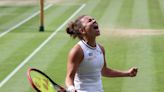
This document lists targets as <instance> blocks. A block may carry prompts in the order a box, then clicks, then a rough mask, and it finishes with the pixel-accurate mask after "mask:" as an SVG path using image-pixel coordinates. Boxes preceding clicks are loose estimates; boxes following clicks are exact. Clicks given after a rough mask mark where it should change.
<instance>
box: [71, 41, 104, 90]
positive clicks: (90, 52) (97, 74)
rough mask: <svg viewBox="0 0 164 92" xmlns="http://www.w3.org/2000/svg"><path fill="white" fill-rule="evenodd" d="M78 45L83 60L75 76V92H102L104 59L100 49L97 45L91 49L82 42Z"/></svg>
mask: <svg viewBox="0 0 164 92" xmlns="http://www.w3.org/2000/svg"><path fill="white" fill-rule="evenodd" d="M78 44H79V45H80V47H81V48H82V50H83V53H84V58H83V61H82V62H81V63H80V65H79V68H78V70H77V73H76V74H75V79H74V84H75V88H76V90H77V92H104V91H103V87H102V81H101V70H102V68H103V65H104V58H103V52H102V50H101V48H100V47H99V45H98V44H96V47H91V46H89V45H88V44H87V43H86V42H84V41H83V40H81V41H79V42H78Z"/></svg>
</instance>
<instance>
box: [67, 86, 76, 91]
mask: <svg viewBox="0 0 164 92" xmlns="http://www.w3.org/2000/svg"><path fill="white" fill-rule="evenodd" d="M67 92H75V87H74V86H73V85H70V86H68V87H67Z"/></svg>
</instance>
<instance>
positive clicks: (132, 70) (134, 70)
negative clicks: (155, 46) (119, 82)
mask: <svg viewBox="0 0 164 92" xmlns="http://www.w3.org/2000/svg"><path fill="white" fill-rule="evenodd" d="M137 72H138V68H136V67H132V68H130V69H129V70H128V75H129V76H130V77H135V76H136V75H137Z"/></svg>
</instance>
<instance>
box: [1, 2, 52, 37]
mask: <svg viewBox="0 0 164 92" xmlns="http://www.w3.org/2000/svg"><path fill="white" fill-rule="evenodd" d="M52 5H53V4H48V5H47V6H46V7H45V8H44V10H47V9H48V8H50V7H51V6H52ZM39 13H40V11H37V12H36V13H34V14H32V15H31V16H29V17H28V18H26V19H25V20H23V21H21V22H20V23H18V24H17V25H15V26H13V27H11V28H9V29H8V30H6V31H4V32H3V33H1V34H0V37H2V36H4V35H5V34H7V33H8V32H10V31H12V30H14V29H16V28H18V27H19V26H21V25H22V24H24V23H26V22H27V21H29V20H30V19H32V18H33V17H35V16H37V15H38V14H39Z"/></svg>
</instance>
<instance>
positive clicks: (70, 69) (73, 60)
mask: <svg viewBox="0 0 164 92" xmlns="http://www.w3.org/2000/svg"><path fill="white" fill-rule="evenodd" d="M82 58H83V51H82V49H81V47H80V46H79V45H76V46H74V47H73V48H72V50H71V51H70V52H69V55H68V59H67V74H66V81H65V83H66V86H67V87H69V86H74V77H75V73H76V71H77V69H78V66H79V64H80V62H81V61H82Z"/></svg>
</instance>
